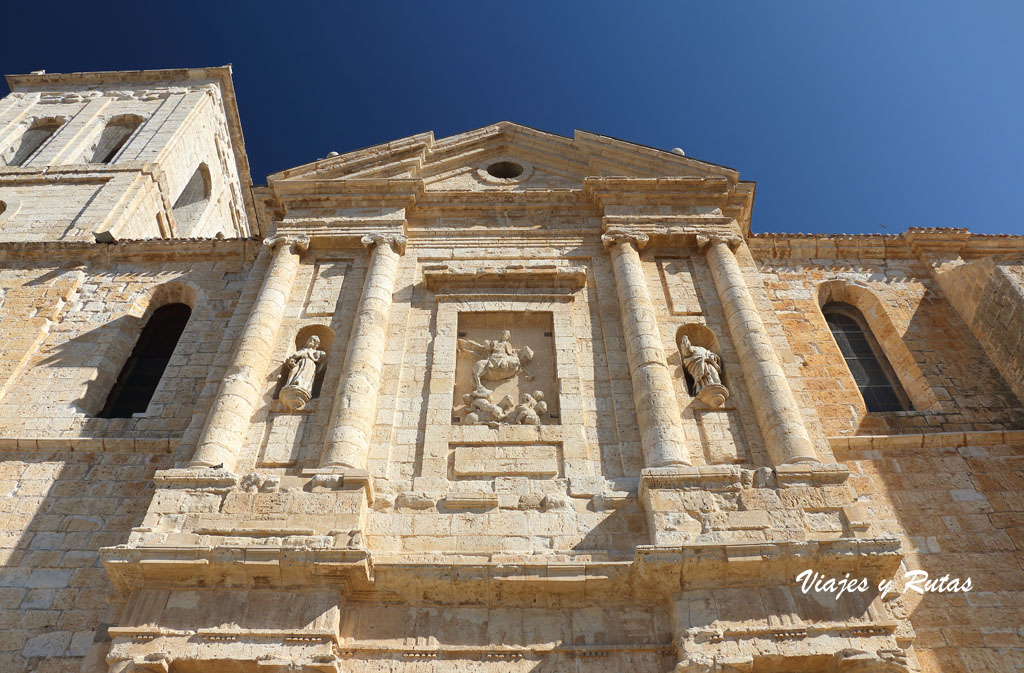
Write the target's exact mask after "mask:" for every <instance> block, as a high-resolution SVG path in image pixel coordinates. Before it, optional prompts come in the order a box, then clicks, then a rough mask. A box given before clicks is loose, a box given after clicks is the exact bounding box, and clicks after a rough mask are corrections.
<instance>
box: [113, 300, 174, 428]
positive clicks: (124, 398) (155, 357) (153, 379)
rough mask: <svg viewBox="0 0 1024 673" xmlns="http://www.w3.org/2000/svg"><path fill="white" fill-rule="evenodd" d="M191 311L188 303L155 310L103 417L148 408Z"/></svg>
mask: <svg viewBox="0 0 1024 673" xmlns="http://www.w3.org/2000/svg"><path fill="white" fill-rule="evenodd" d="M191 315H192V309H191V308H189V307H188V305H186V304H167V305H166V306H161V307H160V308H158V309H157V310H156V311H154V312H153V315H152V316H150V318H149V321H148V322H147V323H146V326H145V328H143V330H142V334H140V335H139V340H138V341H137V342H135V348H134V349H133V350H132V354H131V355H130V356H129V357H128V361H127V362H125V363H124V367H122V368H121V373H120V374H119V375H118V377H117V382H116V383H115V384H114V387H113V388H112V389H111V391H110V394H109V395H108V396H107V403H106V404H105V405H104V406H103V410H102V411H101V412H100V413H99V416H100V418H131V417H132V414H137V413H142V412H144V411H146V407H148V406H149V401H150V400H151V399H153V393H155V392H156V388H157V386H158V385H159V384H160V378H161V377H162V376H163V374H164V370H165V369H167V363H168V362H170V360H171V355H173V354H174V348H175V346H177V345H178V339H180V338H181V333H182V332H184V331H185V325H186V324H187V323H188V319H189V316H191Z"/></svg>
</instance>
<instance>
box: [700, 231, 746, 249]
mask: <svg viewBox="0 0 1024 673" xmlns="http://www.w3.org/2000/svg"><path fill="white" fill-rule="evenodd" d="M742 242H743V239H742V238H740V237H739V236H737V235H735V234H697V249H698V250H700V251H701V252H706V251H707V249H708V248H709V247H710V246H712V245H714V244H715V243H725V244H726V245H727V246H729V249H730V250H732V251H733V252H736V249H737V248H738V247H740V243H742Z"/></svg>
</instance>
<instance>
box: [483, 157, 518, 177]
mask: <svg viewBox="0 0 1024 673" xmlns="http://www.w3.org/2000/svg"><path fill="white" fill-rule="evenodd" d="M487 173H488V174H489V175H490V176H491V177H495V178H502V179H505V180H508V179H511V178H518V177H519V176H520V175H522V174H523V165H522V164H517V163H516V162H514V161H496V162H494V163H493V164H491V165H490V166H488V167H487Z"/></svg>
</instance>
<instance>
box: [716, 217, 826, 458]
mask: <svg viewBox="0 0 1024 673" xmlns="http://www.w3.org/2000/svg"><path fill="white" fill-rule="evenodd" d="M741 242H742V239H741V238H740V237H739V236H705V235H698V236H697V246H698V247H699V248H700V250H701V251H702V252H703V253H704V255H705V257H706V258H707V262H708V266H709V267H710V268H711V277H712V278H713V279H714V281H715V289H716V290H718V297H719V299H720V300H721V301H722V310H723V311H724V312H725V321H726V323H727V324H728V326H729V334H730V335H731V336H732V342H733V344H734V345H735V346H736V351H737V353H738V354H739V358H740V369H742V370H743V376H744V378H745V379H746V380H747V386H748V387H749V390H750V396H751V398H752V402H753V404H754V413H755V415H756V416H757V424H758V425H759V426H760V428H761V434H762V435H764V441H765V443H766V445H767V448H768V455H769V457H770V458H771V459H772V462H773V463H774V464H776V465H785V464H786V463H817V462H821V461H820V460H819V459H818V456H817V454H816V453H815V451H814V445H813V444H812V443H811V438H810V436H809V435H808V434H807V428H805V427H804V422H803V418H801V416H800V409H799V408H798V407H797V405H796V399H795V398H794V397H793V391H792V390H790V388H789V381H787V380H786V375H785V373H784V372H783V371H782V367H781V366H779V363H778V361H777V360H776V359H775V349H774V348H773V347H772V342H771V339H770V338H769V336H768V330H767V329H765V326H764V323H763V322H762V321H761V315H760V314H759V313H758V312H757V306H755V305H754V298H753V297H751V296H750V290H749V289H748V288H747V282H746V280H744V278H743V272H742V271H741V270H740V265H739V262H737V261H736V255H735V254H734V252H733V251H734V250H736V248H737V247H738V246H739V245H740V243H741Z"/></svg>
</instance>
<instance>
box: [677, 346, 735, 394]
mask: <svg viewBox="0 0 1024 673" xmlns="http://www.w3.org/2000/svg"><path fill="white" fill-rule="evenodd" d="M679 350H680V352H681V353H682V355H683V366H684V367H686V371H687V372H689V374H690V376H692V377H693V394H694V395H695V396H696V397H697V399H699V400H700V401H701V402H704V403H705V404H707V405H708V406H710V407H720V406H722V404H724V403H725V401H726V400H727V399H729V389H728V388H726V387H725V386H723V385H722V359H721V358H720V357H718V354H717V353H713V352H711V351H710V350H708V349H707V348H704V347H703V346H694V345H693V344H691V343H690V339H689V337H687V336H683V338H682V339H681V340H680V342H679Z"/></svg>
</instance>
